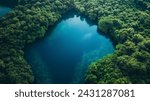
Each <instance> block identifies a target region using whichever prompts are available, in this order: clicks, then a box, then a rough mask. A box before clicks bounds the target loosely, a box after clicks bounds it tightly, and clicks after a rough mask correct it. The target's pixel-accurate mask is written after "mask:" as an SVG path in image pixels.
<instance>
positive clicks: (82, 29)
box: [25, 15, 114, 84]
mask: <svg viewBox="0 0 150 101" xmlns="http://www.w3.org/2000/svg"><path fill="white" fill-rule="evenodd" d="M113 52H114V47H113V44H112V42H111V40H110V39H108V38H106V37H105V36H103V35H101V33H98V31H97V25H91V24H90V23H89V21H88V22H87V21H86V20H85V18H81V17H80V16H77V15H71V16H70V17H68V18H65V19H62V20H61V21H60V22H59V23H58V24H57V25H56V26H55V27H54V28H53V29H50V30H49V31H48V32H47V36H46V37H45V38H44V39H42V40H39V41H38V42H35V43H33V44H31V45H29V46H27V47H26V49H25V58H26V60H27V62H28V63H29V64H30V65H31V67H32V69H33V73H34V76H35V83H54V84H64V83H65V84H66V83H82V82H83V77H84V75H85V72H86V70H87V69H88V65H89V64H90V63H91V62H93V61H96V60H98V59H101V58H102V57H104V56H106V55H108V54H111V53H113Z"/></svg>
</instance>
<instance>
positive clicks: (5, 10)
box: [0, 6, 11, 17]
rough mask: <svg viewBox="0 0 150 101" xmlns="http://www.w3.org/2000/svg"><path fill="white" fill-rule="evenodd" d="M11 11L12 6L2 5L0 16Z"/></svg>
mask: <svg viewBox="0 0 150 101" xmlns="http://www.w3.org/2000/svg"><path fill="white" fill-rule="evenodd" d="M10 11H11V8H9V7H4V6H0V17H2V16H4V15H6V14H7V13H8V12H10Z"/></svg>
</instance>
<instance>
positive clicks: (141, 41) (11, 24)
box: [0, 0, 150, 84]
mask: <svg viewBox="0 0 150 101" xmlns="http://www.w3.org/2000/svg"><path fill="white" fill-rule="evenodd" d="M1 3H2V4H4V5H8V6H10V7H12V9H13V10H12V11H11V12H10V13H9V14H7V15H6V16H4V17H2V18H1V19H0V83H6V84H20V83H23V84H29V83H33V82H34V75H33V72H32V69H31V68H32V67H31V66H30V65H29V64H28V63H27V62H26V60H25V59H24V48H25V46H26V45H27V44H30V43H33V42H35V41H36V40H38V39H41V38H43V37H44V35H45V33H46V31H47V30H48V28H49V27H52V26H54V24H56V23H57V21H59V19H61V18H62V16H63V15H65V13H66V12H68V11H71V10H75V11H77V12H78V13H79V14H82V15H85V16H86V17H88V18H89V19H91V20H92V21H95V22H96V23H97V24H98V30H99V31H100V32H103V33H104V34H105V35H106V36H109V37H111V38H112V40H113V41H114V43H115V52H114V53H113V54H110V55H108V56H106V57H104V58H103V59H100V60H97V61H95V62H93V63H92V64H90V65H89V69H88V71H87V73H86V75H85V83H88V84H97V83H99V84H107V83H108V84H111V83H113V84H116V83H117V84H124V83H127V84H129V83H133V84H137V83H140V84H141V83H150V1H149V0H5V2H1Z"/></svg>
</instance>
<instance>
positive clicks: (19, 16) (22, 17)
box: [0, 0, 72, 83]
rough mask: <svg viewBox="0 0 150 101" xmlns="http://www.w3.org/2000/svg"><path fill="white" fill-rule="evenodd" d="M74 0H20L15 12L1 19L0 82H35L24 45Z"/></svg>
mask: <svg viewBox="0 0 150 101" xmlns="http://www.w3.org/2000/svg"><path fill="white" fill-rule="evenodd" d="M71 1H72V0H67V1H64V0H18V5H17V6H16V7H15V8H14V9H13V11H12V12H10V13H9V14H7V15H6V16H4V17H3V18H1V20H0V83H33V82H34V77H33V73H32V70H31V67H30V66H29V65H28V64H27V62H26V61H25V59H24V51H23V49H24V47H25V46H26V45H27V44H29V43H32V42H34V41H35V40H36V39H38V38H42V37H43V36H44V35H45V32H46V30H47V29H48V27H50V26H52V25H54V24H55V23H56V22H57V21H58V19H59V18H61V16H62V14H63V13H65V12H67V11H68V10H70V9H71V7H72V5H71V4H72V3H71Z"/></svg>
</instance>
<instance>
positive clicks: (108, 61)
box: [75, 0, 150, 83]
mask: <svg viewBox="0 0 150 101" xmlns="http://www.w3.org/2000/svg"><path fill="white" fill-rule="evenodd" d="M75 4H76V8H77V10H78V11H79V12H81V13H83V14H84V15H86V16H88V17H89V18H90V19H91V20H96V21H98V28H99V30H100V31H101V32H103V33H105V34H108V35H109V36H111V37H113V40H114V41H115V42H116V43H117V44H116V51H115V53H114V54H112V55H108V56H106V57H104V58H103V59H102V60H98V61H97V62H94V63H92V64H91V65H90V67H89V70H88V71H87V74H86V76H85V80H86V83H150V1H149V0H76V3H75Z"/></svg>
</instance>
